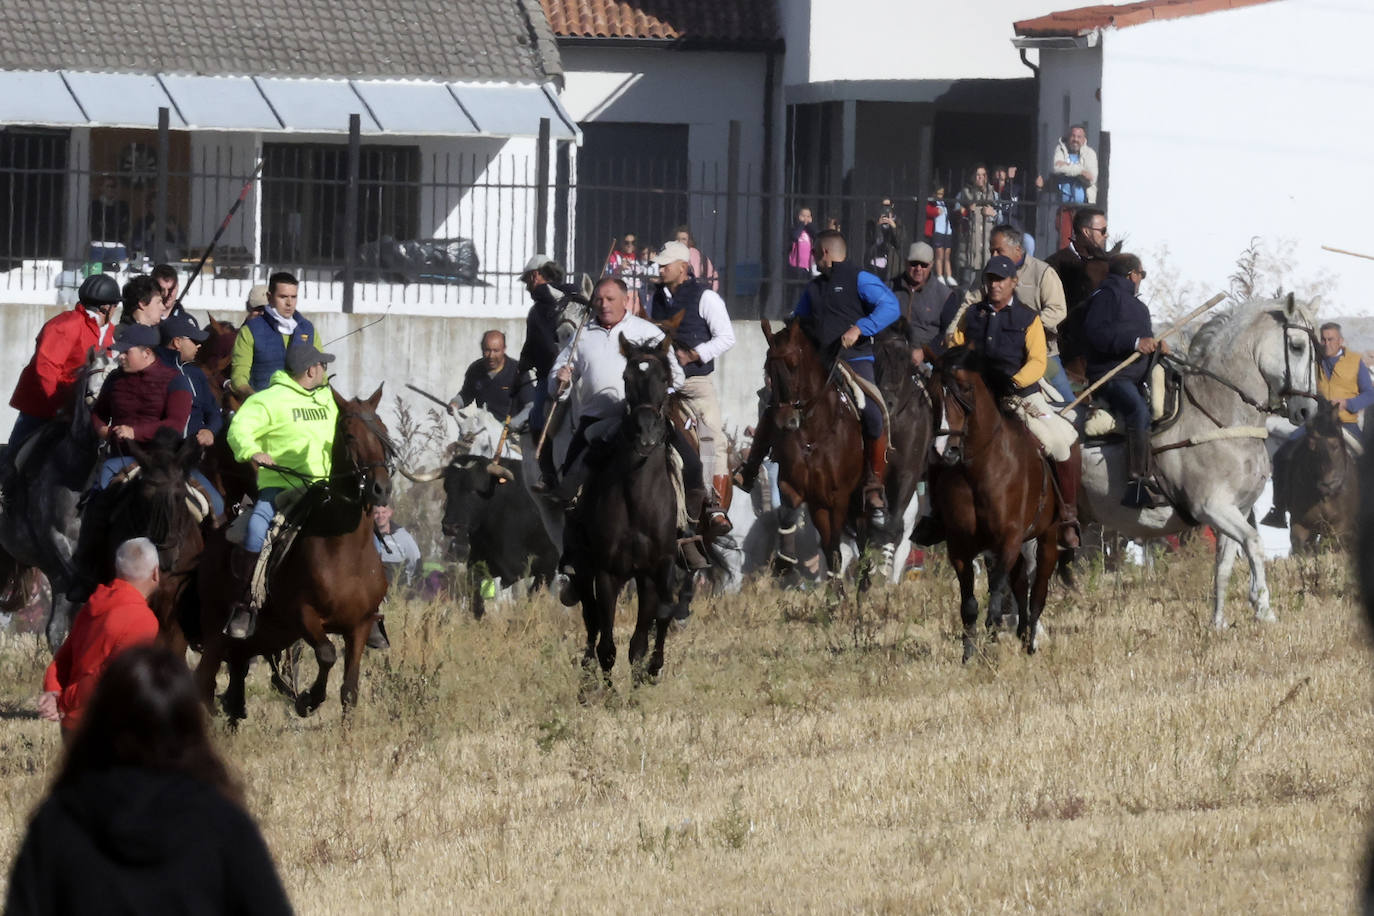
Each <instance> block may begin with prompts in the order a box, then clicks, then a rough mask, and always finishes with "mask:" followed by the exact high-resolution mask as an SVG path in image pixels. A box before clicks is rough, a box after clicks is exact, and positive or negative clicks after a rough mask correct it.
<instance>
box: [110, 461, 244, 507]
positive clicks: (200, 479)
mask: <svg viewBox="0 0 1374 916" xmlns="http://www.w3.org/2000/svg"><path fill="white" fill-rule="evenodd" d="M133 463H134V459H133V458H130V457H129V456H128V455H117V456H115V457H114V458H106V459H105V462H104V463H103V464H102V465H100V479H99V480H98V481H96V485H95V488H96V489H97V490H103V489H105V488H106V487H108V486H109V485H110V481H111V480H114V477H115V475H116V474H118V473H119V472H120V471H122V470H124V469H125V468H127V467H128V466H129V465H131V464H133ZM191 477H192V478H194V480H195V481H196V483H198V484H200V486H201V489H203V490H204V491H205V495H206V496H208V497H209V498H210V508H211V509H212V510H213V511H214V513H215V515H223V514H224V497H223V496H220V495H219V490H216V489H215V487H214V485H213V484H211V483H210V478H208V477H206V476H205V475H204V474H202V473H201V472H200V471H198V470H195V471H192V472H191Z"/></svg>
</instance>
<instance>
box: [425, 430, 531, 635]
mask: <svg viewBox="0 0 1374 916" xmlns="http://www.w3.org/2000/svg"><path fill="white" fill-rule="evenodd" d="M489 460H490V459H488V458H485V457H478V456H475V455H464V456H462V457H460V458H458V459H456V460H455V461H454V462H453V463H452V464H450V465H449V466H448V467H447V468H445V469H444V522H443V531H444V536H445V537H447V538H448V539H449V542H448V549H449V557H450V559H452V560H454V561H456V562H459V563H466V564H467V566H468V569H477V568H479V567H485V569H486V574H487V575H488V576H490V577H491V578H493V579H499V580H500V581H501V584H502V585H503V586H509V585H511V584H513V583H515V582H517V581H519V580H520V579H523V578H525V577H526V576H533V577H534V579H535V583H536V584H537V585H547V584H548V583H549V582H550V581H551V580H552V579H553V575H554V570H555V568H556V567H557V565H558V551H557V550H556V549H555V547H554V545H553V542H552V541H550V540H549V535H548V533H547V532H546V531H545V530H544V524H543V522H542V521H541V520H540V518H539V511H538V509H536V508H535V505H534V499H533V497H531V496H530V494H529V491H528V490H526V489H525V487H524V485H523V484H521V483H520V480H521V477H520V462H519V461H512V460H503V461H502V465H503V466H504V467H506V468H507V469H509V470H510V471H511V472H512V474H513V477H512V478H511V479H509V480H506V481H505V482H503V481H502V478H500V477H498V476H496V475H495V474H492V473H491V472H490V471H488V470H487V465H488V462H489ZM483 610H484V608H483V603H482V596H481V589H480V583H477V582H474V589H473V613H474V614H476V615H477V616H478V617H480V616H482V613H483Z"/></svg>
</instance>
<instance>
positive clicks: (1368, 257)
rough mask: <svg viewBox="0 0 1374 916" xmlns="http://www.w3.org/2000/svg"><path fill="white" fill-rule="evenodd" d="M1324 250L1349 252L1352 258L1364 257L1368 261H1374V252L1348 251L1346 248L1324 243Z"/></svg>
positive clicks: (1341, 252)
mask: <svg viewBox="0 0 1374 916" xmlns="http://www.w3.org/2000/svg"><path fill="white" fill-rule="evenodd" d="M1322 251H1334V252H1335V253H1336V254H1348V255H1350V256H1351V257H1352V258H1364V259H1365V260H1366V261H1374V254H1360V253H1359V252H1358V251H1346V250H1345V249H1344V248H1332V247H1331V246H1330V245H1323V246H1322Z"/></svg>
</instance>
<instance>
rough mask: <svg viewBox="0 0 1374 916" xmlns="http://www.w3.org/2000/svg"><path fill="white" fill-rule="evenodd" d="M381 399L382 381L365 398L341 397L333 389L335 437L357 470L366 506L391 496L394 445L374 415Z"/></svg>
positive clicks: (381, 503)
mask: <svg viewBox="0 0 1374 916" xmlns="http://www.w3.org/2000/svg"><path fill="white" fill-rule="evenodd" d="M381 400H382V386H381V385H378V386H377V390H376V391H374V392H373V393H372V397H370V398H368V399H367V400H365V401H363V400H359V399H358V398H353V399H351V400H344V399H343V398H342V397H340V396H339V393H338V392H337V391H336V392H334V402H335V403H336V404H337V405H338V407H339V434H338V438H339V439H341V440H342V443H343V448H344V451H345V453H346V454H347V457H348V460H349V461H350V462H352V465H353V470H354V471H355V472H356V474H357V477H358V482H359V487H360V489H361V493H362V500H363V504H364V505H365V506H368V507H371V506H385V505H386V504H387V501H388V500H390V499H391V470H392V463H393V461H394V460H395V458H396V446H395V445H394V444H393V443H392V441H391V436H390V434H389V433H388V432H387V429H386V424H385V423H383V422H382V418H381V417H379V416H377V405H378V404H380V403H381Z"/></svg>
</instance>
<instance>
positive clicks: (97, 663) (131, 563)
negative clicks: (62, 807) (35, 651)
mask: <svg viewBox="0 0 1374 916" xmlns="http://www.w3.org/2000/svg"><path fill="white" fill-rule="evenodd" d="M159 577H160V573H159V569H158V560H157V548H156V547H154V546H153V542H152V541H150V540H148V539H147V538H134V539H133V540H129V541H125V542H124V543H123V544H120V545H119V550H118V551H117V552H116V553H115V580H114V581H113V582H111V583H110V584H109V585H102V586H100V587H99V588H97V589H96V590H95V593H94V594H93V595H91V600H90V601H88V602H86V606H85V607H83V608H82V609H81V611H80V612H79V613H78V614H77V615H76V619H75V620H74V621H72V631H71V633H70V634H69V635H68V636H67V641H66V642H64V643H63V644H62V648H60V649H58V650H57V654H56V655H54V656H53V660H52V663H51V664H50V665H48V671H47V674H45V675H44V676H43V696H42V697H41V698H40V699H39V701H38V715H39V716H40V717H41V718H44V719H47V720H48V721H50V722H60V723H61V724H62V737H63V739H64V740H66V739H67V738H68V737H69V736H70V735H72V734H73V733H74V732H75V729H76V727H77V725H78V724H80V722H81V711H82V710H83V709H84V708H85V707H86V704H87V703H89V702H90V699H91V693H92V691H93V690H94V689H95V685H96V682H97V681H99V680H100V675H101V672H103V671H104V670H105V666H106V665H108V664H109V663H110V659H112V658H114V656H115V655H117V654H119V653H120V652H122V651H123V650H125V649H127V648H129V647H130V646H135V645H139V644H140V643H148V642H152V641H153V640H154V639H156V638H157V626H158V624H157V617H156V616H154V615H153V612H152V611H151V610H150V609H149V608H148V596H149V595H151V594H152V593H153V590H154V589H156V588H157V583H158V579H159Z"/></svg>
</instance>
